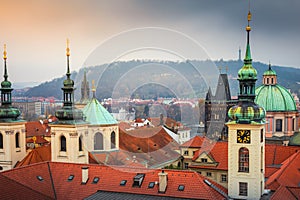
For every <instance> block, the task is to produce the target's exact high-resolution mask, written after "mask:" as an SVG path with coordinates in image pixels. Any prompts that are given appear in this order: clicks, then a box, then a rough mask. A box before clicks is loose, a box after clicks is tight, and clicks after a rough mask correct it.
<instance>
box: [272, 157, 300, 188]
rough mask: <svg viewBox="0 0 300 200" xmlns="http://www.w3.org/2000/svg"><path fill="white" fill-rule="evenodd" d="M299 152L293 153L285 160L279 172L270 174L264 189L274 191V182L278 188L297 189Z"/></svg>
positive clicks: (299, 177)
mask: <svg viewBox="0 0 300 200" xmlns="http://www.w3.org/2000/svg"><path fill="white" fill-rule="evenodd" d="M299 166H300V151H298V152H296V153H294V154H293V155H292V156H290V157H289V158H288V159H286V160H285V161H284V162H283V163H282V166H281V167H280V169H279V170H277V171H276V172H275V173H274V174H272V175H271V176H270V177H269V179H268V180H267V181H266V187H267V188H269V189H271V190H276V189H277V188H276V186H274V182H275V181H276V182H278V184H279V185H280V186H288V187H299V183H300V170H299Z"/></svg>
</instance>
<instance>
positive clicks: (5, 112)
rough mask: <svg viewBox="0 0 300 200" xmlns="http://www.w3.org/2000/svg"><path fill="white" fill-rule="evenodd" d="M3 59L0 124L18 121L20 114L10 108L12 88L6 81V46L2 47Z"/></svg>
mask: <svg viewBox="0 0 300 200" xmlns="http://www.w3.org/2000/svg"><path fill="white" fill-rule="evenodd" d="M3 59H4V75H3V77H4V80H3V81H2V82H1V89H0V90H1V107H0V122H10V121H16V120H18V117H19V116H20V114H21V112H20V110H19V109H18V108H15V107H13V106H12V97H11V92H12V91H13V88H11V82H10V81H9V80H8V74H7V66H6V60H7V52H6V45H4V52H3Z"/></svg>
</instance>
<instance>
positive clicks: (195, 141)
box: [180, 135, 208, 148]
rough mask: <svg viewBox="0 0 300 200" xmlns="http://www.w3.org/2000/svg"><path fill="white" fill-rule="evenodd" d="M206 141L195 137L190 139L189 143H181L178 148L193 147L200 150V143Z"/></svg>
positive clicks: (203, 138)
mask: <svg viewBox="0 0 300 200" xmlns="http://www.w3.org/2000/svg"><path fill="white" fill-rule="evenodd" d="M204 140H206V138H205V137H200V136H198V135H197V136H195V137H193V138H192V139H190V140H189V141H187V142H185V143H183V144H181V145H180V147H193V148H200V147H202V143H203V141H204ZM207 140H208V138H207Z"/></svg>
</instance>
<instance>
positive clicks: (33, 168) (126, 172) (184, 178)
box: [3, 162, 227, 199]
mask: <svg viewBox="0 0 300 200" xmlns="http://www.w3.org/2000/svg"><path fill="white" fill-rule="evenodd" d="M83 166H88V167H89V168H88V176H89V180H88V182H87V183H86V184H82V183H81V182H82V178H81V176H82V174H81V173H82V169H81V168H82V167H83ZM159 172H161V170H151V169H143V168H136V167H134V168H128V167H117V166H115V167H108V166H99V165H91V164H89V165H87V164H74V163H54V162H50V163H48V162H47V163H40V164H35V165H30V166H26V167H20V168H16V169H13V170H8V171H6V172H3V175H4V176H6V177H9V178H10V179H13V180H15V181H18V182H20V183H21V184H23V185H25V186H27V187H29V188H35V190H36V191H38V192H40V193H42V194H46V193H47V194H48V196H50V197H54V194H55V195H56V198H57V199H83V198H85V197H88V196H90V195H92V194H94V193H96V192H97V191H98V190H102V191H112V192H124V193H132V194H146V195H155V196H171V197H181V198H194V199H224V196H222V195H221V194H220V193H218V192H217V191H216V190H214V189H213V188H211V187H210V186H208V185H207V184H205V183H204V179H205V178H204V177H203V176H201V175H200V174H198V173H196V172H192V171H184V170H165V172H166V173H168V186H167V190H166V192H165V193H158V186H157V185H155V186H154V188H152V189H150V188H148V184H149V182H156V181H158V180H159V179H158V173H159ZM137 173H144V174H145V178H144V180H143V183H142V185H141V187H132V185H133V177H134V176H135V175H136V174H137ZM38 175H40V176H42V177H43V178H44V181H43V182H41V181H39V180H38V179H37V178H36V176H38ZM50 175H51V176H50ZM70 175H74V178H73V180H72V181H68V180H67V179H68V177H69V176H70ZM94 177H99V178H100V180H99V182H98V183H97V184H93V183H92V181H93V178H94ZM121 180H127V183H126V185H125V186H120V182H121ZM210 182H211V183H213V184H214V185H215V186H216V187H218V188H219V189H220V190H222V191H223V192H225V193H227V190H226V189H225V188H223V187H222V186H220V185H218V184H217V183H215V182H213V181H210ZM52 183H53V187H54V189H55V190H52V188H51V187H52ZM179 185H184V186H185V188H184V191H179V190H178V186H179ZM53 191H55V193H54V192H53ZM16 192H18V191H16Z"/></svg>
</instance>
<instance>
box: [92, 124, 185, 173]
mask: <svg viewBox="0 0 300 200" xmlns="http://www.w3.org/2000/svg"><path fill="white" fill-rule="evenodd" d="M119 148H120V150H118V151H111V152H93V156H94V157H95V159H96V160H97V161H98V162H99V163H103V164H107V165H125V166H131V165H132V162H133V161H134V162H136V163H137V164H138V165H140V166H143V167H146V166H148V167H162V166H165V165H168V164H171V163H172V162H174V161H175V160H177V159H178V158H179V157H180V154H179V153H177V152H176V151H175V149H178V144H177V142H176V141H174V140H173V139H172V137H171V136H169V134H168V133H167V132H166V131H165V130H164V129H163V128H162V127H155V128H153V127H150V128H148V127H146V128H142V129H141V128H139V129H135V130H131V131H125V130H124V129H122V128H120V129H119Z"/></svg>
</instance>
